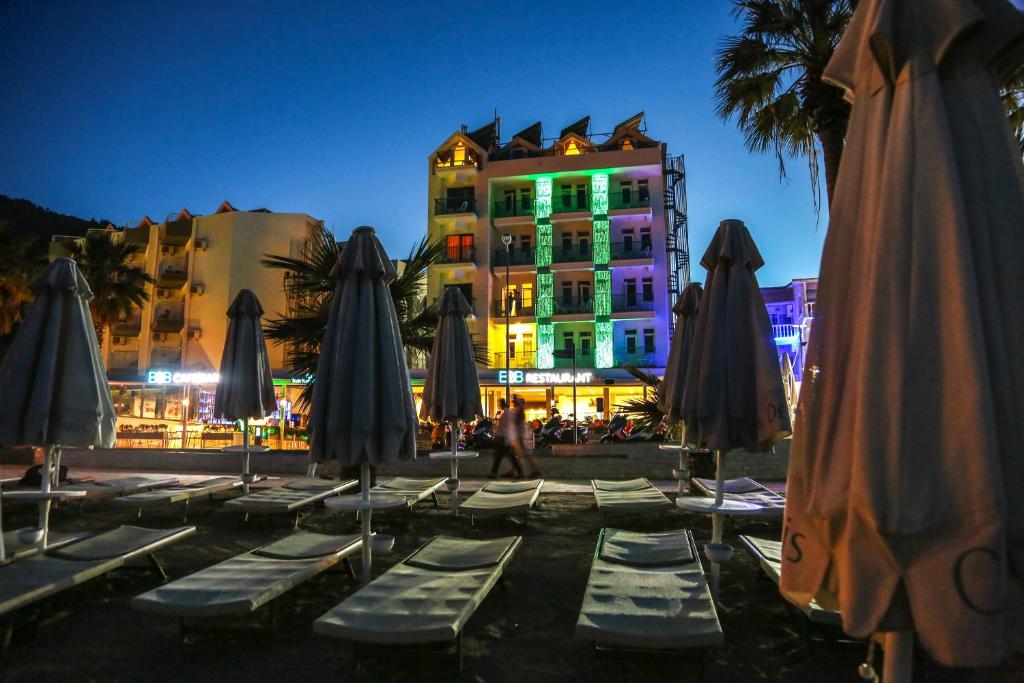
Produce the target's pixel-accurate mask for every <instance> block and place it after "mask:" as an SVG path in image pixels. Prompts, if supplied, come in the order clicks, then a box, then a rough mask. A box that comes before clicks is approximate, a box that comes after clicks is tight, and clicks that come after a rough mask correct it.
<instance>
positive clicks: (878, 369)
mask: <svg viewBox="0 0 1024 683" xmlns="http://www.w3.org/2000/svg"><path fill="white" fill-rule="evenodd" d="M1022 36H1024V18H1022V15H1021V14H1020V13H1018V12H1017V11H1016V10H1015V9H1014V8H1013V7H1012V6H1011V5H1010V4H1009V3H1007V2H1004V1H1003V0H974V2H969V1H965V0H957V1H954V0H942V1H937V0H930V1H927V2H926V1H925V0H900V1H898V2H897V1H895V0H862V2H861V3H860V4H859V6H858V8H857V10H856V13H855V14H854V16H853V19H852V20H851V23H850V26H849V29H848V30H847V33H846V35H845V36H844V37H843V39H842V41H841V42H840V44H839V47H838V49H837V50H836V53H835V56H834V57H833V59H832V62H831V63H830V65H829V67H828V69H827V71H826V77H827V78H828V79H830V80H831V81H834V82H835V83H837V84H838V85H840V86H842V87H844V88H845V89H846V90H847V94H848V96H849V97H850V99H851V100H852V102H853V110H852V114H851V120H850V124H849V129H848V132H847V143H846V150H845V152H844V154H843V159H842V165H841V168H840V171H839V176H838V181H837V185H836V188H835V194H834V198H833V203H832V208H831V212H830V213H831V220H830V225H829V232H828V238H827V240H826V243H825V249H824V254H823V257H822V266H821V281H820V284H819V289H818V298H817V302H816V304H815V320H814V329H813V334H812V335H811V342H810V348H809V354H808V362H807V369H806V371H805V373H804V375H805V376H804V386H803V388H802V390H801V392H800V394H801V395H800V423H799V429H798V430H797V434H796V437H795V439H794V441H793V448H792V453H791V459H790V470H789V486H788V495H787V506H786V529H785V532H784V538H785V540H786V545H785V547H784V553H783V568H782V582H781V589H782V590H783V591H784V592H786V593H787V594H788V595H790V596H791V597H793V598H794V599H796V600H800V601H802V602H805V603H806V602H807V601H809V600H810V599H811V598H812V597H818V599H819V600H820V601H821V602H822V604H823V606H827V607H838V608H839V610H840V611H841V612H842V615H843V624H844V628H845V630H846V631H847V632H848V633H850V634H852V635H854V636H866V635H868V634H869V633H871V632H873V631H883V632H885V631H892V630H906V629H909V628H911V627H913V628H914V629H915V630H917V632H918V635H919V636H920V639H921V641H922V643H923V644H924V645H925V647H926V648H927V649H928V650H929V651H930V652H931V653H932V654H933V656H935V657H936V658H937V659H938V660H939V661H940V662H942V663H944V664H948V665H963V666H977V665H985V664H993V663H995V662H998V661H999V660H1000V659H1001V658H1002V657H1004V656H1005V654H1006V653H1007V650H1008V649H1009V648H1008V642H1010V640H1012V639H1013V638H1018V639H1019V638H1020V635H1019V634H1020V632H1021V630H1022V627H1024V620H1022V612H1024V598H1022V588H1021V584H1022V579H1024V457H1021V447H1022V444H1024V354H1022V353H1021V352H1020V344H1021V339H1024V306H1022V305H1021V299H1020V293H1021V291H1022V285H1024V274H1022V273H1024V271H1022V270H1021V264H1022V263H1024V238H1022V233H1021V225H1020V221H1021V216H1024V168H1022V165H1021V155H1020V150H1019V148H1018V147H1017V144H1016V142H1015V140H1014V139H1013V137H1012V135H1011V133H1010V130H1009V127H1008V125H1007V120H1006V112H1005V111H1004V109H1003V107H1002V106H1001V103H1000V100H999V97H998V91H997V79H996V77H995V76H996V75H997V73H998V72H1000V71H1002V70H1003V69H1004V68H1007V67H1012V66H1014V65H1017V64H1019V63H1020V62H1021V47H1022V45H1021V41H1020V38H1021V37H1022ZM1020 644H1021V643H1020V642H1019V641H1018V642H1017V644H1016V646H1017V647H1019V646H1020Z"/></svg>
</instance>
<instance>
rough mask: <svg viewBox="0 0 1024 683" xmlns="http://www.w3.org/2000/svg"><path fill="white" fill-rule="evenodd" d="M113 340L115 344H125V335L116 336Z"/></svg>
mask: <svg viewBox="0 0 1024 683" xmlns="http://www.w3.org/2000/svg"><path fill="white" fill-rule="evenodd" d="M111 341H113V342H114V346H124V337H114V338H113V339H112V340H111Z"/></svg>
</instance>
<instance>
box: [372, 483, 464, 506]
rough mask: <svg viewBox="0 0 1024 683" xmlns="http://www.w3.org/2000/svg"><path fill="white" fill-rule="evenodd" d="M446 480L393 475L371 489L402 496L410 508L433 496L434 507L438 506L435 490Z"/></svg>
mask: <svg viewBox="0 0 1024 683" xmlns="http://www.w3.org/2000/svg"><path fill="white" fill-rule="evenodd" d="M446 481H448V478H447V477H439V478H437V479H413V478H410V477H395V478H394V479H391V480H388V481H385V482H383V483H381V484H377V485H376V486H374V487H373V489H371V490H372V491H375V492H377V493H388V494H391V495H393V496H402V497H404V498H405V502H406V504H407V505H408V506H409V507H410V508H411V507H412V506H413V505H415V504H416V503H418V502H420V501H421V500H424V499H425V498H433V499H434V507H439V504H438V501H437V492H438V491H439V490H440V489H441V488H443V487H444V484H445V482H446Z"/></svg>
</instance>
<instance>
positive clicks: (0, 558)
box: [0, 484, 7, 564]
mask: <svg viewBox="0 0 1024 683" xmlns="http://www.w3.org/2000/svg"><path fill="white" fill-rule="evenodd" d="M3 497H4V496H3V484H0V564H3V563H4V562H6V561H7V549H6V548H5V547H4V506H3Z"/></svg>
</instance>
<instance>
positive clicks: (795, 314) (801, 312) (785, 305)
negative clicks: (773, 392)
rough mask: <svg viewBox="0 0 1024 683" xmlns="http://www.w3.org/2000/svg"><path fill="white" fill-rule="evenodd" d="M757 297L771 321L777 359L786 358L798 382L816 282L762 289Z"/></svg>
mask: <svg viewBox="0 0 1024 683" xmlns="http://www.w3.org/2000/svg"><path fill="white" fill-rule="evenodd" d="M761 295H762V296H763V297H764V305H765V307H766V308H767V309H768V317H769V318H771V321H772V333H773V334H774V336H775V348H776V350H777V351H778V353H779V359H780V360H781V359H782V355H783V354H789V359H790V361H791V362H792V363H793V374H794V375H796V380H797V381H798V382H799V381H800V380H802V379H803V374H804V364H805V361H806V350H807V342H808V340H809V339H810V335H811V323H812V322H813V321H814V302H815V300H816V299H817V297H818V278H801V279H798V280H793V281H791V282H790V283H789V284H788V285H782V286H781V287H762V288H761Z"/></svg>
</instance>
